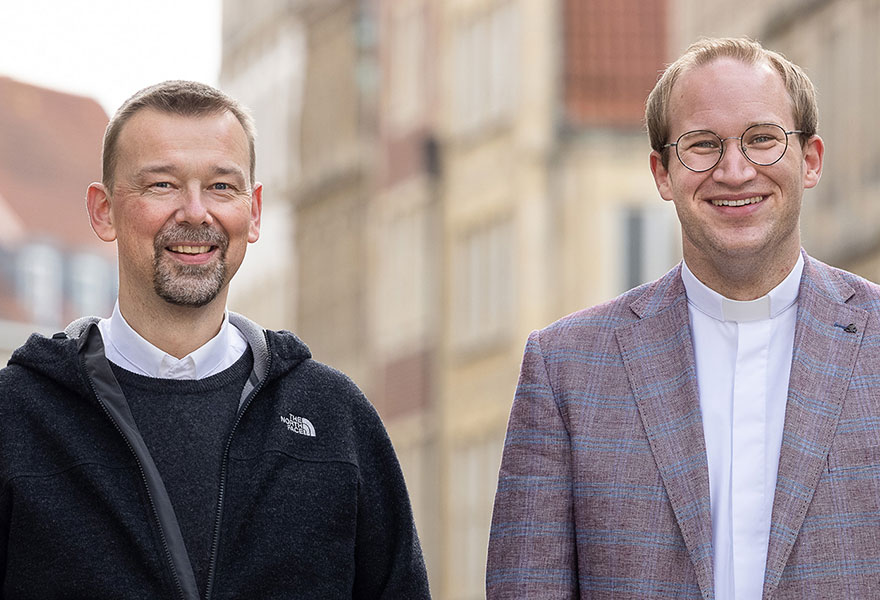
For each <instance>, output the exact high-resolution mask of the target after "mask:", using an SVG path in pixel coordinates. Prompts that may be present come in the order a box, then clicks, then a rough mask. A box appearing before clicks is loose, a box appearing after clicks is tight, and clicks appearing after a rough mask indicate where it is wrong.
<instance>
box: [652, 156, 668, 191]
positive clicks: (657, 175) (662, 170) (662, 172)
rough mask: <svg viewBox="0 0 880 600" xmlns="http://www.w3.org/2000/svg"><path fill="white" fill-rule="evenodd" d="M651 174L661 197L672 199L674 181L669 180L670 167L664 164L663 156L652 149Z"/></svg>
mask: <svg viewBox="0 0 880 600" xmlns="http://www.w3.org/2000/svg"><path fill="white" fill-rule="evenodd" d="M651 174H652V175H654V184H655V185H656V186H657V191H658V192H660V197H661V198H663V199H664V200H672V182H670V181H669V169H667V168H666V167H664V166H663V157H662V156H661V155H660V153H659V152H657V151H656V150H652V151H651Z"/></svg>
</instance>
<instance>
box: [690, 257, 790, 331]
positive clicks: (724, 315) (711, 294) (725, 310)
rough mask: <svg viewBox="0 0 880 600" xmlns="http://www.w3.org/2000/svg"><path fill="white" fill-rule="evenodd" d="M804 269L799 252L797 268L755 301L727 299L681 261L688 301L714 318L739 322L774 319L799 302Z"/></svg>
mask: <svg viewBox="0 0 880 600" xmlns="http://www.w3.org/2000/svg"><path fill="white" fill-rule="evenodd" d="M803 271H804V257H803V255H801V254H798V259H797V262H796V263H795V265H794V268H793V269H792V270H791V272H790V273H789V274H788V275H787V276H786V278H785V279H783V280H782V281H781V282H780V283H779V285H777V286H776V287H775V288H773V289H772V290H770V292H769V293H767V294H766V295H764V296H761V297H760V298H757V299H755V300H747V301H739V300H731V299H730V298H725V297H724V296H722V295H721V294H719V293H718V292H716V291H715V290H713V289H711V288H709V287H708V286H707V285H706V284H704V283H703V282H702V281H700V280H699V279H697V277H696V275H694V274H693V273H692V272H691V270H690V269H689V268H688V266H687V263H686V262H684V260H682V262H681V280H682V282H683V283H684V289H685V291H686V293H687V298H688V303H689V304H691V305H692V306H693V307H694V308H696V309H697V310H699V311H700V312H702V313H705V314H706V315H708V316H710V317H712V318H713V319H716V320H718V321H735V322H737V323H745V322H749V321H760V320H763V319H772V318H774V317H777V316H778V315H779V314H781V313H782V312H783V311H785V310H786V309H787V308H789V307H790V306H791V305H792V304H794V303H795V302H797V298H798V291H799V289H800V283H801V274H802V273H803Z"/></svg>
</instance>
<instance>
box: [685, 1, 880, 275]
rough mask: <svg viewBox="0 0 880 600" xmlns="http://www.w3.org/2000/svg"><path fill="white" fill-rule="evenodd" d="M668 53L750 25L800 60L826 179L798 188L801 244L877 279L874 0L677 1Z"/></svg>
mask: <svg viewBox="0 0 880 600" xmlns="http://www.w3.org/2000/svg"><path fill="white" fill-rule="evenodd" d="M673 12H674V18H673V22H675V23H676V27H675V29H674V31H673V37H672V40H671V46H670V56H674V55H676V54H678V53H679V52H680V51H682V50H683V49H684V48H686V47H687V45H688V44H689V43H690V42H692V41H693V40H695V39H697V38H698V37H700V36H740V35H746V36H749V37H752V38H754V39H757V40H759V41H760V42H761V43H762V44H763V45H764V46H765V47H767V48H771V49H773V50H776V51H778V52H781V53H782V54H784V55H785V56H786V57H787V58H789V59H791V60H792V61H794V62H795V63H797V64H798V65H800V66H801V67H803V68H804V70H805V71H806V72H807V75H809V77H810V79H812V81H813V83H814V84H815V85H816V87H817V88H818V91H819V135H821V136H822V138H823V140H824V141H825V149H826V151H825V165H824V172H823V174H822V180H821V181H820V183H819V185H817V186H816V187H815V188H814V189H812V190H807V193H806V194H805V196H804V205H803V210H802V219H801V222H802V233H803V243H804V247H805V248H806V249H807V250H808V251H809V252H810V253H811V254H813V255H814V256H816V257H817V258H820V259H822V260H824V261H826V262H829V263H831V264H833V265H835V266H839V267H842V268H845V269H848V270H851V271H854V272H857V273H859V274H860V275H863V276H865V277H867V278H869V279H872V280H874V281H877V280H880V143H878V142H877V139H876V134H877V132H878V131H880V112H878V111H877V108H876V106H875V102H876V101H877V98H878V97H880V77H878V75H877V64H878V60H880V39H878V37H877V35H876V33H875V32H876V31H877V30H878V27H880V0H821V1H817V0H785V1H784V2H759V1H757V0H747V1H745V2H739V3H737V4H736V5H722V4H719V3H712V2H698V1H696V0H676V1H675V2H674V4H673Z"/></svg>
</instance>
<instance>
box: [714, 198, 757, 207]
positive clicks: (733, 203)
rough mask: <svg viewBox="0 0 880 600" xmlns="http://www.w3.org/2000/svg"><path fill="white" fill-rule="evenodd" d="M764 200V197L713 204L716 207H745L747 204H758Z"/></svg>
mask: <svg viewBox="0 0 880 600" xmlns="http://www.w3.org/2000/svg"><path fill="white" fill-rule="evenodd" d="M763 199H764V196H754V197H752V198H744V199H743V200H712V204H714V205H715V206H745V205H746V204H757V203H758V202H760V201H761V200H763Z"/></svg>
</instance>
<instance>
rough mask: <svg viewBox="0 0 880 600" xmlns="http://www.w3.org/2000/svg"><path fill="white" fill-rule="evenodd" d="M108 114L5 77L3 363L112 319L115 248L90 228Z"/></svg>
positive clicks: (0, 209) (0, 193)
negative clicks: (78, 321) (97, 319)
mask: <svg viewBox="0 0 880 600" xmlns="http://www.w3.org/2000/svg"><path fill="white" fill-rule="evenodd" d="M106 125H107V115H106V114H105V113H104V110H103V109H102V108H101V107H100V105H99V104H98V103H97V102H96V101H95V100H92V99H90V98H84V97H81V96H75V95H71V94H65V93H61V92H57V91H54V90H49V89H46V88H42V87H38V86H34V85H30V84H26V83H23V82H19V81H15V80H13V79H9V78H7V77H0V364H2V365H5V364H6V360H7V359H8V358H9V355H10V354H11V352H12V351H13V350H14V349H15V348H17V347H18V346H20V345H21V344H23V343H24V342H25V341H26V340H27V337H28V335H29V334H30V333H32V332H34V331H39V332H42V333H50V334H51V333H52V332H54V331H58V330H59V329H61V328H62V327H63V326H64V325H66V324H67V323H68V322H69V321H71V320H73V319H74V318H77V317H80V316H83V315H99V316H109V314H110V312H111V310H112V308H113V302H114V300H115V297H116V267H115V264H116V261H115V252H114V248H113V246H111V245H109V244H104V243H103V242H101V241H100V240H99V239H98V238H97V237H96V236H95V235H94V233H93V232H92V231H91V229H90V228H89V220H88V215H87V213H86V208H85V195H86V188H87V187H88V185H89V183H91V182H92V181H98V180H100V178H101V139H102V137H103V134H104V128H105V127H106Z"/></svg>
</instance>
